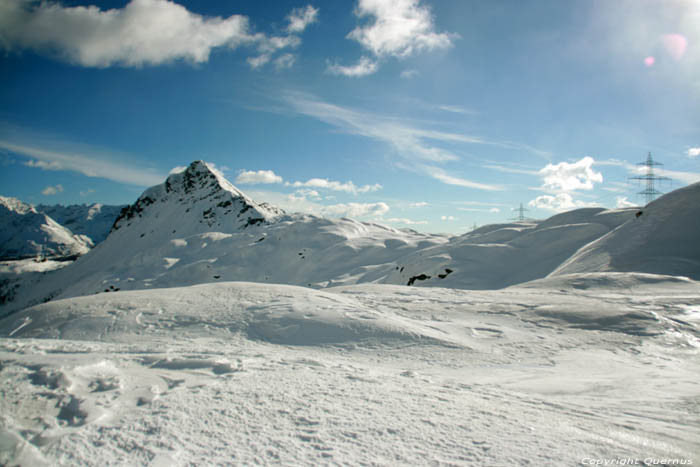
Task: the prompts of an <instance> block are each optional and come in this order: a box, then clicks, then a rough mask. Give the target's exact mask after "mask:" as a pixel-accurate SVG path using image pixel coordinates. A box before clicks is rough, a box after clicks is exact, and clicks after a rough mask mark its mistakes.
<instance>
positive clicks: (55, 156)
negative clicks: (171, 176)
mask: <svg viewBox="0 0 700 467" xmlns="http://www.w3.org/2000/svg"><path fill="white" fill-rule="evenodd" d="M25 139H29V140H30V141H33V143H31V144H25V143H23V142H15V141H7V140H0V148H3V149H5V150H7V151H10V152H12V153H15V154H18V155H23V156H26V157H30V158H32V159H33V160H34V162H33V163H32V164H27V165H30V166H31V167H38V168H41V169H44V170H69V171H72V172H78V173H81V174H83V175H86V176H88V177H99V178H106V179H108V180H114V181H116V182H121V183H127V184H130V185H137V186H151V185H156V184H159V183H162V182H163V180H165V175H164V174H161V173H159V172H157V171H155V170H153V169H148V168H145V167H139V165H138V164H137V163H135V162H129V159H133V158H129V157H126V156H125V155H123V154H113V153H107V152H105V151H103V150H101V149H98V148H94V147H90V146H85V145H79V144H73V143H64V142H57V141H50V142H46V141H43V142H42V141H40V140H41V137H40V136H37V135H32V134H29V135H25ZM47 147H50V148H51V149H47Z"/></svg>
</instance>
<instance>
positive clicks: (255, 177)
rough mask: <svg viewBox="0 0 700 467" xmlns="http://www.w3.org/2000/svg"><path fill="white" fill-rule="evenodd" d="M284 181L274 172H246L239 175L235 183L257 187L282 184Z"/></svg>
mask: <svg viewBox="0 0 700 467" xmlns="http://www.w3.org/2000/svg"><path fill="white" fill-rule="evenodd" d="M283 181H284V180H283V179H282V177H280V176H279V175H277V174H275V173H274V172H273V171H272V170H258V171H254V170H244V171H242V172H240V173H239V174H238V176H237V177H236V180H235V181H234V183H240V184H242V185H257V184H266V183H282V182H283Z"/></svg>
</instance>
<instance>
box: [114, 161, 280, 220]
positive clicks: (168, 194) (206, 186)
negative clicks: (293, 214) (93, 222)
mask: <svg viewBox="0 0 700 467" xmlns="http://www.w3.org/2000/svg"><path fill="white" fill-rule="evenodd" d="M283 214H284V211H282V210H281V209H277V208H274V207H272V206H269V205H267V204H265V203H261V204H258V203H256V202H255V201H253V200H252V199H251V198H249V197H248V196H247V195H246V194H244V193H243V192H241V191H240V190H238V188H236V187H235V186H233V184H232V183H231V182H229V181H228V180H227V179H226V177H225V176H224V175H223V174H222V173H221V172H220V171H218V170H217V169H216V168H215V167H213V166H212V165H210V164H207V163H206V162H204V161H201V160H196V161H194V162H192V163H191V164H190V165H189V166H188V167H187V169H185V170H184V171H182V172H178V173H174V174H171V175H170V176H168V178H167V179H166V180H165V182H164V183H162V184H160V185H156V186H153V187H151V188H149V189H147V190H146V191H144V193H143V194H142V195H141V197H140V198H139V199H138V200H137V201H136V203H134V204H132V205H131V206H128V207H126V208H124V209H123V210H122V212H121V213H120V215H119V217H118V218H117V220H116V221H115V222H114V226H113V227H112V231H115V230H119V229H120V228H122V227H124V226H130V225H131V224H132V223H134V222H136V223H138V224H144V223H146V224H148V223H150V224H153V223H157V224H158V225H160V227H162V228H167V229H170V230H173V231H177V230H178V227H180V231H182V230H183V229H184V231H186V232H191V233H201V232H203V231H208V230H210V229H216V230H217V231H221V232H226V231H233V230H237V229H241V228H246V227H248V226H250V225H256V224H260V223H266V222H270V221H272V220H273V219H276V218H278V217H280V216H281V215H283ZM163 217H166V218H169V220H168V221H167V222H166V221H164V220H163V219H162V218H163ZM148 219H150V221H149V220H148ZM156 219H158V220H156ZM165 224H168V225H167V227H166V226H165ZM171 224H172V225H171ZM185 226H186V227H185ZM146 227H148V228H147V229H146ZM160 227H159V228H160ZM171 227H173V228H172V229H171ZM140 230H149V231H150V230H153V231H155V230H158V229H155V228H154V226H153V225H149V226H146V225H145V224H144V225H142V226H141V227H140Z"/></svg>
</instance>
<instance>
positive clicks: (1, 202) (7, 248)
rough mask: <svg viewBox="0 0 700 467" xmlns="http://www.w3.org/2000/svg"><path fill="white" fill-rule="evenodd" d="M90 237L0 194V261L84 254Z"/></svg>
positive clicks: (88, 245) (87, 248)
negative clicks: (74, 233) (76, 232)
mask: <svg viewBox="0 0 700 467" xmlns="http://www.w3.org/2000/svg"><path fill="white" fill-rule="evenodd" d="M90 246H91V244H90V240H89V239H86V238H84V237H81V236H78V235H73V233H72V232H71V231H69V230H68V229H66V228H64V227H63V226H61V225H60V224H58V223H57V222H56V221H54V220H53V219H52V218H51V217H49V216H47V215H46V214H41V213H39V212H37V211H36V209H34V207H32V206H30V205H28V204H25V203H23V202H21V201H19V200H17V199H15V198H7V197H4V196H0V260H8V259H22V258H31V257H37V256H40V257H47V258H53V257H67V256H76V255H81V254H84V253H87V251H88V250H89V249H90Z"/></svg>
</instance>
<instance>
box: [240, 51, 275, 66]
mask: <svg viewBox="0 0 700 467" xmlns="http://www.w3.org/2000/svg"><path fill="white" fill-rule="evenodd" d="M271 58H272V55H271V54H269V53H265V54H262V55H258V56H257V57H248V58H247V59H246V61H247V62H248V65H250V67H251V68H252V69H253V70H257V69H258V68H260V67H261V66H263V65H265V64H266V63H268V62H269V61H270V59H271Z"/></svg>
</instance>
